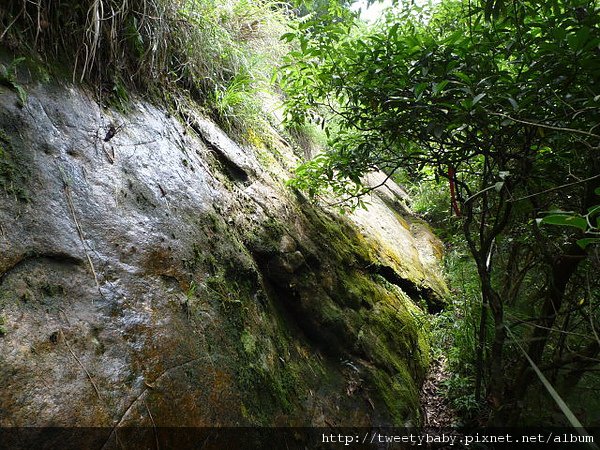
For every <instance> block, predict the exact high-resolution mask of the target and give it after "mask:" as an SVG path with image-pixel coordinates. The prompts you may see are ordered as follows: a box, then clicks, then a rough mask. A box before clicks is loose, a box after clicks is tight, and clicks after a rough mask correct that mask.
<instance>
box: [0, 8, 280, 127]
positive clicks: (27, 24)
mask: <svg viewBox="0 0 600 450" xmlns="http://www.w3.org/2000/svg"><path fill="white" fill-rule="evenodd" d="M288 20H291V14H290V13H289V11H288V10H287V6H286V5H285V4H284V3H278V2H273V1H269V0H128V1H121V0H54V1H52V2H50V1H48V0H42V1H39V2H32V1H30V0H5V1H3V2H2V3H1V4H0V46H1V47H4V48H7V49H8V50H9V51H10V52H11V53H13V54H15V55H19V56H20V55H25V56H31V55H36V57H37V58H40V59H41V60H42V62H44V63H47V64H48V65H50V66H62V67H64V66H66V67H68V68H70V70H71V73H72V77H73V81H75V82H86V83H89V84H90V85H92V86H94V87H97V88H98V91H99V93H100V94H101V96H102V97H104V98H106V100H107V101H111V102H113V103H117V104H126V103H127V101H128V99H129V92H130V91H131V90H135V91H137V92H140V93H144V94H148V95H150V96H153V97H157V98H164V95H165V92H178V91H180V90H183V91H185V92H187V93H188V94H189V95H190V96H191V98H192V99H194V100H195V101H197V102H198V103H200V104H201V105H204V106H205V107H206V108H207V109H209V110H210V112H211V113H212V114H213V116H214V118H215V119H217V120H218V121H219V122H220V123H221V124H222V125H224V126H225V127H226V128H229V129H230V130H235V129H236V128H237V129H238V130H240V129H241V128H243V127H244V128H245V127H248V126H252V124H253V123H258V122H259V115H260V111H261V110H262V109H263V108H262V104H260V95H259V94H260V92H261V91H272V90H271V87H270V83H269V80H270V78H271V72H272V68H273V67H275V66H276V64H277V62H278V61H279V59H280V58H281V57H282V55H283V54H284V53H285V52H286V50H287V47H286V44H284V43H282V42H280V41H279V39H278V37H279V36H280V35H281V34H282V33H283V32H284V30H285V23H286V21H288Z"/></svg>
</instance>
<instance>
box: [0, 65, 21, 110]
mask: <svg viewBox="0 0 600 450" xmlns="http://www.w3.org/2000/svg"><path fill="white" fill-rule="evenodd" d="M23 61H25V58H24V57H20V58H15V59H13V61H12V62H11V63H10V64H9V65H8V66H5V65H4V64H0V85H5V86H8V87H9V88H11V89H14V90H15V91H16V93H17V95H18V97H19V104H20V105H21V106H25V103H27V92H26V91H25V89H23V86H21V85H20V84H19V83H18V82H17V68H18V67H19V65H20V64H21V63H22V62H23Z"/></svg>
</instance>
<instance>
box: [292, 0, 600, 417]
mask: <svg viewBox="0 0 600 450" xmlns="http://www.w3.org/2000/svg"><path fill="white" fill-rule="evenodd" d="M339 17H340V10H339V9H336V10H332V14H331V15H330V16H329V17H328V20H327V19H324V18H320V19H319V20H318V21H306V22H302V23H300V24H299V25H298V26H297V28H296V29H295V30H294V31H293V32H292V33H289V34H287V35H285V38H286V39H289V40H290V41H296V42H297V43H298V49H297V50H296V51H294V52H292V53H290V55H289V56H288V61H287V65H286V66H285V67H284V76H283V83H284V86H285V90H286V93H287V94H288V97H287V106H288V109H287V111H288V120H290V121H291V122H295V123H302V122H304V121H306V120H313V121H318V122H319V123H321V124H322V126H323V127H324V128H325V131H326V132H327V134H328V136H329V137H330V139H329V147H328V151H327V152H324V153H322V154H320V155H318V156H317V157H316V158H315V159H313V160H312V161H310V162H307V163H305V164H304V165H303V166H301V167H300V168H299V169H298V171H297V175H298V177H297V180H296V182H295V184H296V186H297V187H300V188H302V189H305V190H307V191H308V192H309V193H310V194H311V195H313V196H315V197H318V196H319V195H321V194H322V193H323V192H327V191H329V192H331V191H332V192H333V193H335V194H338V195H342V196H345V198H346V200H348V201H354V202H355V203H359V204H360V202H361V198H362V196H363V195H364V194H365V193H366V192H368V189H367V188H364V187H363V186H362V184H361V176H362V175H363V174H365V173H366V172H368V171H369V170H373V169H377V168H380V169H382V170H384V171H386V172H387V173H388V174H389V175H390V176H396V177H399V178H400V179H401V180H411V181H412V182H413V183H416V185H417V186H418V185H419V180H420V183H421V184H422V183H427V185H428V188H427V190H426V194H425V195H429V193H433V192H436V191H439V188H437V186H439V185H440V184H439V183H440V182H441V180H446V181H445V183H447V185H448V188H447V189H446V196H445V199H444V203H445V204H446V205H450V209H449V210H448V209H446V208H443V209H442V210H441V211H440V205H439V204H437V205H434V207H433V208H432V210H434V211H435V210H436V209H437V211H438V216H437V217H436V219H437V221H438V225H439V226H440V227H442V228H443V231H444V232H445V233H446V234H447V235H448V236H449V237H450V238H451V239H452V240H453V242H454V245H455V246H456V247H455V249H456V251H458V252H459V253H460V251H461V249H463V248H465V249H468V251H469V254H470V256H471V260H470V261H472V263H473V265H472V266H470V265H469V264H466V266H464V264H463V266H464V267H463V268H466V270H467V271H468V270H470V271H471V274H472V276H471V277H468V276H467V277H464V276H463V277H462V279H463V281H465V282H466V283H467V286H466V290H460V289H459V291H458V295H459V297H462V298H461V299H460V300H458V301H459V303H460V307H459V308H457V311H456V314H458V315H459V318H460V319H463V320H470V323H468V324H467V323H463V324H461V325H460V326H459V330H458V331H459V333H458V334H459V336H458V339H457V340H456V341H455V345H456V346H457V348H456V349H455V351H454V356H455V358H454V360H453V361H452V363H453V368H454V370H456V371H457V374H458V375H460V376H461V377H462V384H461V381H460V380H458V381H457V382H456V383H455V384H461V391H462V393H463V394H465V393H466V394H470V395H472V400H471V401H465V399H464V398H462V399H461V401H462V404H463V405H467V406H468V408H466V409H471V410H472V411H473V410H477V411H478V412H479V413H482V414H483V416H481V415H480V417H479V418H480V420H483V421H485V422H487V423H499V424H510V423H523V422H521V421H522V420H523V418H524V417H526V418H527V420H528V421H530V422H537V423H540V422H544V421H550V423H556V422H558V423H561V420H564V419H557V418H556V417H555V416H554V417H550V415H549V414H546V413H544V410H547V409H548V405H549V403H547V402H545V401H544V399H548V401H550V402H551V400H550V398H551V397H550V395H549V392H546V391H545V390H542V391H540V390H539V389H543V388H541V386H542V384H540V381H542V383H543V385H544V386H545V388H546V389H549V391H552V390H553V389H554V388H556V389H557V390H558V391H559V393H560V395H561V396H562V397H563V398H578V401H583V404H584V405H586V403H585V401H584V400H582V398H584V397H585V396H586V395H587V392H588V391H587V390H589V389H592V390H593V391H594V392H595V390H596V389H597V388H598V378H597V377H596V376H595V375H593V371H594V370H595V369H597V367H598V361H599V359H598V356H599V354H600V339H599V338H598V332H597V329H598V326H599V319H600V317H599V315H598V312H597V311H598V306H599V303H600V296H599V295H598V293H599V288H600V286H599V284H598V282H599V281H600V280H599V279H598V277H597V276H594V273H597V271H598V268H599V263H600V260H599V257H598V249H597V243H598V239H597V237H596V236H597V235H598V227H599V222H598V220H599V210H600V208H599V207H598V206H597V205H598V204H599V203H600V197H599V194H600V189H598V186H600V175H599V174H600V158H598V149H599V145H600V133H599V130H598V119H599V118H600V115H599V106H600V95H599V92H598V82H599V81H600V80H599V77H600V58H599V56H600V48H599V45H600V34H599V29H598V25H599V20H600V11H599V10H598V7H597V5H596V4H595V3H594V2H591V1H585V0H582V1H560V0H556V1H552V2H544V3H539V2H514V3H509V4H504V3H503V2H483V4H481V5H475V4H473V3H472V2H460V1H454V2H443V3H442V4H441V5H439V6H438V7H436V8H435V9H434V10H433V11H428V10H427V9H419V8H416V7H412V8H410V7H405V8H403V7H402V6H401V5H397V7H396V8H395V9H394V10H393V12H390V13H389V14H388V16H387V17H386V19H385V20H384V21H383V22H381V23H379V25H377V26H374V27H364V26H361V25H360V24H357V23H355V22H354V21H353V20H352V17H351V15H350V14H346V15H345V17H344V18H343V19H344V20H339ZM438 199H439V200H441V198H440V197H438V198H437V199H436V200H438ZM433 201H434V200H433V199H431V200H430V201H429V203H430V206H431V203H432V202H433ZM450 216H454V217H450ZM547 224H558V225H563V227H553V226H549V225H547ZM565 226H566V227H565ZM461 264H462V263H461ZM463 274H464V272H463ZM473 283H476V284H477V285H478V288H479V289H478V292H474V290H473V289H472V287H471V286H472V284H473ZM472 296H474V298H473V297H472ZM538 369H541V372H543V373H544V374H545V376H544V375H542V376H541V377H539V379H538V376H536V371H537V370H538ZM542 379H543V380H542ZM548 380H550V381H548ZM455 381H456V380H455ZM576 396H578V397H576ZM463 397H464V395H463ZM540 403H541V406H540ZM534 404H535V405H538V409H537V410H535V411H533V410H532V408H533V405H534ZM558 404H559V406H560V407H561V408H562V410H563V412H564V413H566V416H567V417H571V416H570V412H569V411H568V408H566V407H565V404H564V402H563V400H562V399H560V398H559V399H558ZM588 406H589V405H588ZM594 410H595V411H597V405H595V408H593V409H592V411H594ZM488 412H489V413H491V414H490V416H489V418H487V417H488ZM588 414H589V416H588V417H587V419H588V420H596V423H597V420H598V417H597V416H594V413H593V412H591V413H590V411H588ZM572 419H573V417H571V423H572V424H574V423H576V422H575V421H574V420H572Z"/></svg>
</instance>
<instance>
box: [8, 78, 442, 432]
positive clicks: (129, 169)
mask: <svg viewBox="0 0 600 450" xmlns="http://www.w3.org/2000/svg"><path fill="white" fill-rule="evenodd" d="M26 89H27V91H28V93H29V97H28V100H27V104H26V105H25V107H20V106H19V105H18V104H17V101H16V96H15V94H14V93H13V92H12V91H10V90H9V89H7V88H2V87H0V152H1V153H0V188H1V189H0V202H1V203H0V321H1V323H2V325H1V333H0V426H17V425H18V426H24V425H27V426H31V425H35V426H49V425H55V426H108V427H113V426H138V425H145V426H153V425H156V426H209V425H210V426H214V425H223V426H224V425H269V426H271V425H317V426H326V425H327V426H332V425H353V426H354V425H367V426H369V425H385V424H405V423H416V422H418V421H419V418H420V412H419V404H418V386H419V384H420V383H421V381H422V380H423V377H424V374H425V370H426V366H427V361H428V345H427V342H426V331H425V330H426V326H425V324H426V320H425V312H424V309H426V308H427V305H429V306H430V307H435V305H438V304H439V302H440V299H441V298H442V297H443V295H444V289H445V288H444V286H443V282H442V281H441V280H440V278H439V276H438V275H437V272H436V270H437V269H436V264H437V257H439V243H438V242H437V240H436V239H435V238H434V237H433V235H432V234H431V232H430V231H429V230H428V228H427V227H426V226H425V225H424V224H422V223H421V222H419V221H418V220H416V219H414V218H412V217H411V216H410V214H408V213H407V212H406V210H405V209H404V208H403V206H402V200H403V199H402V196H403V193H402V192H401V190H399V188H397V187H394V186H390V187H389V188H387V189H386V190H384V191H382V192H380V193H379V194H376V195H374V196H373V198H372V203H373V206H372V208H371V209H370V210H369V212H364V211H360V212H357V213H356V214H355V215H354V216H351V217H350V218H342V217H340V216H337V215H336V214H334V213H332V212H328V211H326V210H323V209H320V208H318V207H315V206H312V205H311V204H309V203H308V202H306V201H305V199H303V197H302V196H301V195H300V194H298V193H293V192H291V191H290V190H289V189H287V188H286V187H285V186H284V181H285V177H286V173H287V172H286V170H287V168H288V166H289V165H290V164H292V163H294V162H295V160H294V156H293V152H292V150H291V148H290V147H288V146H287V145H286V144H285V143H284V142H283V141H282V140H280V139H278V138H277V136H276V135H273V137H272V139H271V140H270V141H269V142H267V143H266V144H265V143H264V141H265V140H264V139H263V140H260V139H255V141H256V145H254V146H252V147H243V148H242V147H240V146H238V145H236V144H235V143H234V142H233V141H231V140H230V139H229V137H227V136H226V135H225V134H224V133H223V131H221V130H220V129H219V128H218V127H217V126H215V124H213V123H212V122H211V121H210V120H207V119H206V118H203V117H202V116H201V115H199V114H198V113H196V112H194V111H191V110H190V111H188V112H187V113H186V114H185V116H186V117H185V119H186V122H187V123H186V124H185V125H184V124H183V123H184V121H183V120H180V119H176V118H174V117H171V116H170V115H169V114H166V113H165V112H164V111H161V110H159V109H157V108H155V107H153V106H151V105H149V104H148V103H145V102H143V101H136V102H134V104H133V105H132V108H131V110H130V112H129V113H127V114H123V113H118V112H115V111H114V110H110V109H103V108H101V107H99V105H98V104H97V103H96V102H95V101H94V100H93V99H92V98H91V97H90V96H88V95H86V94H85V92H84V91H83V90H81V89H78V88H74V87H69V86H59V85H55V84H50V85H49V84H46V85H39V84H34V83H31V84H30V85H28V86H26ZM411 298H412V300H411ZM416 304H419V305H420V307H419V306H416Z"/></svg>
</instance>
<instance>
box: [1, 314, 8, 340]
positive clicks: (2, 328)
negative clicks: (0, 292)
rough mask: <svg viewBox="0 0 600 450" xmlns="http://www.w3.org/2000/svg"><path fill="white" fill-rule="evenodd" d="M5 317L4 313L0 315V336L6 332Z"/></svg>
mask: <svg viewBox="0 0 600 450" xmlns="http://www.w3.org/2000/svg"><path fill="white" fill-rule="evenodd" d="M6 332H7V330H6V317H5V316H4V315H1V316H0V336H4V335H5V334H6Z"/></svg>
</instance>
